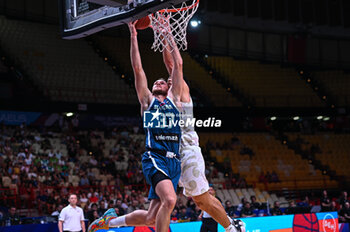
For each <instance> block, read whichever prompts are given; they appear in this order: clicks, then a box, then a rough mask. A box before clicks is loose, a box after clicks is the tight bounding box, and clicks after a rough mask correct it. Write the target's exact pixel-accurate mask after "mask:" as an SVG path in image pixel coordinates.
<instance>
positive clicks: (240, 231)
mask: <svg viewBox="0 0 350 232" xmlns="http://www.w3.org/2000/svg"><path fill="white" fill-rule="evenodd" d="M232 225H233V226H234V227H235V228H236V230H237V232H245V224H244V222H243V221H242V220H239V219H233V220H232Z"/></svg>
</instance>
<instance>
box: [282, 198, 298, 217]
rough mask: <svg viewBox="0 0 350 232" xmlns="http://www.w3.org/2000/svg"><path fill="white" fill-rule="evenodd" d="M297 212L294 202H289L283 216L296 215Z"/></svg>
mask: <svg viewBox="0 0 350 232" xmlns="http://www.w3.org/2000/svg"><path fill="white" fill-rule="evenodd" d="M297 211H298V209H297V207H296V205H295V202H294V201H293V200H291V201H289V203H288V208H286V210H285V211H284V212H285V214H296V213H297Z"/></svg>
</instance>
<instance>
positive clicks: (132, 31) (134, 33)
mask: <svg viewBox="0 0 350 232" xmlns="http://www.w3.org/2000/svg"><path fill="white" fill-rule="evenodd" d="M137 21H138V20H136V21H134V22H129V23H128V26H129V30H130V35H131V36H137V30H136V27H135V25H136V23H137Z"/></svg>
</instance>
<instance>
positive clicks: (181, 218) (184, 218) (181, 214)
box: [178, 206, 190, 222]
mask: <svg viewBox="0 0 350 232" xmlns="http://www.w3.org/2000/svg"><path fill="white" fill-rule="evenodd" d="M188 221H190V218H189V217H188V215H187V209H186V207H185V206H182V207H181V208H180V212H179V214H178V222H188Z"/></svg>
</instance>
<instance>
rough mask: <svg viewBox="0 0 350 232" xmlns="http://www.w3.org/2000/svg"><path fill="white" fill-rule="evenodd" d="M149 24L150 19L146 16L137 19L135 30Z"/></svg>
mask: <svg viewBox="0 0 350 232" xmlns="http://www.w3.org/2000/svg"><path fill="white" fill-rule="evenodd" d="M150 25H151V20H150V18H149V17H148V16H146V17H143V18H141V19H139V20H138V21H137V23H136V25H135V27H136V29H137V30H144V29H147V28H148V27H149V26H150Z"/></svg>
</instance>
